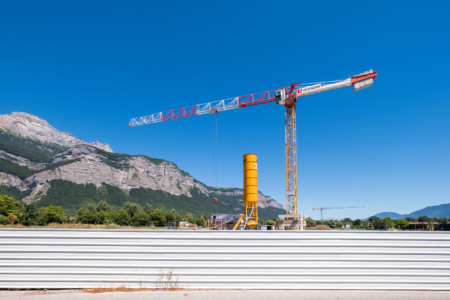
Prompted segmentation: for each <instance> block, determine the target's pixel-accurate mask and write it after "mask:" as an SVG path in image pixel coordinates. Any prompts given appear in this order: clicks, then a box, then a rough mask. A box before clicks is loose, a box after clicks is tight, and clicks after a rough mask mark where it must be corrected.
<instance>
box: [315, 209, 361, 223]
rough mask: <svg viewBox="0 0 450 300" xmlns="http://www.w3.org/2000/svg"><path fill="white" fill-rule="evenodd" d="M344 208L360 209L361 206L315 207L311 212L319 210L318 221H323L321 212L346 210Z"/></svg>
mask: <svg viewBox="0 0 450 300" xmlns="http://www.w3.org/2000/svg"><path fill="white" fill-rule="evenodd" d="M346 208H361V206H347V207H317V208H313V210H320V220H322V221H323V211H324V210H326V209H346Z"/></svg>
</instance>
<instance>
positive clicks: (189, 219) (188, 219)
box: [186, 213, 195, 223]
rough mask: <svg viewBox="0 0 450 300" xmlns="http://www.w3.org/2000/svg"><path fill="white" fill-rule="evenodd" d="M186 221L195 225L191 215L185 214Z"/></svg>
mask: <svg viewBox="0 0 450 300" xmlns="http://www.w3.org/2000/svg"><path fill="white" fill-rule="evenodd" d="M186 219H187V220H186V221H188V222H189V223H195V219H194V216H193V215H192V214H191V213H187V214H186Z"/></svg>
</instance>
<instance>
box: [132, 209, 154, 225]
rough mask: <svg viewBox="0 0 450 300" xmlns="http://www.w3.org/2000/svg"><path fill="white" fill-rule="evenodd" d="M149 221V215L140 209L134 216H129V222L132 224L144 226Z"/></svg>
mask: <svg viewBox="0 0 450 300" xmlns="http://www.w3.org/2000/svg"><path fill="white" fill-rule="evenodd" d="M149 222H150V216H149V215H148V213H146V212H145V211H143V210H142V209H140V210H139V211H138V212H137V213H136V214H135V215H134V216H133V218H131V223H132V224H133V226H146V225H148V224H149Z"/></svg>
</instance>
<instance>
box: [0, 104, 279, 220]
mask: <svg viewBox="0 0 450 300" xmlns="http://www.w3.org/2000/svg"><path fill="white" fill-rule="evenodd" d="M0 193H5V194H9V195H11V196H13V197H15V198H17V199H20V200H22V201H23V202H26V203H35V204H36V206H43V205H48V204H54V205H62V206H63V207H64V209H65V210H66V211H67V212H68V213H69V214H73V213H74V212H75V211H76V209H78V208H79V207H80V206H81V205H86V204H89V203H95V202H98V201H100V200H106V201H108V202H109V203H110V204H111V205H117V206H119V205H121V204H123V203H124V202H126V201H133V202H137V203H140V204H144V203H150V204H152V205H153V206H154V207H155V208H163V209H166V210H169V209H175V210H176V211H177V212H180V213H185V212H191V213H194V214H209V213H212V212H217V213H241V212H242V211H243V190H242V189H239V188H227V189H223V188H217V187H210V186H207V185H205V184H203V183H202V182H200V181H198V180H196V179H195V178H193V177H192V176H191V175H190V174H189V173H187V172H185V171H183V170H180V169H179V168H178V167H177V166H176V165H175V164H174V163H172V162H169V161H165V160H163V159H154V158H150V157H147V156H145V155H128V154H117V153H114V152H113V151H112V149H111V147H110V146H109V145H108V144H104V143H100V142H92V143H88V142H86V141H83V140H81V139H78V138H77V137H75V136H74V135H73V134H71V133H65V132H60V131H58V130H57V129H56V128H54V127H53V126H51V125H50V124H49V123H48V122H47V121H45V120H43V119H41V118H39V117H37V116H33V115H30V114H27V113H23V112H21V113H18V112H14V113H12V114H7V115H0ZM214 198H217V199H218V200H219V203H218V204H217V205H215V204H214V201H213V200H214ZM258 205H259V208H260V215H261V216H262V217H263V218H275V217H277V215H278V214H283V213H284V209H283V208H282V206H281V205H280V204H279V203H278V202H276V201H275V200H274V199H272V198H271V197H269V196H265V195H263V194H262V193H261V192H260V193H259V195H258Z"/></svg>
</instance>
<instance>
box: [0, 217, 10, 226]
mask: <svg viewBox="0 0 450 300" xmlns="http://www.w3.org/2000/svg"><path fill="white" fill-rule="evenodd" d="M0 224H2V225H6V224H9V219H8V217H7V216H4V215H0Z"/></svg>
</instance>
